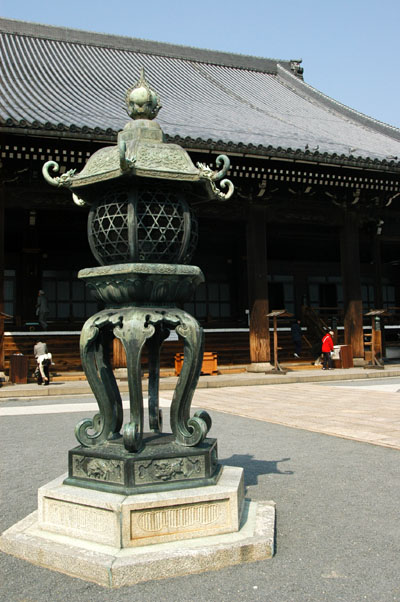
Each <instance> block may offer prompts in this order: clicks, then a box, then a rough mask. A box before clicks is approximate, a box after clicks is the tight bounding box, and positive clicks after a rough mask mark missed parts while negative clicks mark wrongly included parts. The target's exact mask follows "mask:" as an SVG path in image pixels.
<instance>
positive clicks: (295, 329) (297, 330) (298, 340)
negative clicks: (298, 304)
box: [290, 320, 303, 358]
mask: <svg viewBox="0 0 400 602" xmlns="http://www.w3.org/2000/svg"><path fill="white" fill-rule="evenodd" d="M290 330H291V333H292V340H293V344H294V354H293V355H294V357H297V358H299V357H300V355H301V348H302V336H303V335H302V333H301V322H300V320H296V321H294V322H293V324H292V326H291V327H290Z"/></svg>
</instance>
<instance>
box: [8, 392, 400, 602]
mask: <svg viewBox="0 0 400 602" xmlns="http://www.w3.org/2000/svg"><path fill="white" fill-rule="evenodd" d="M63 401H64V400H61V399H60V398H57V399H56V400H55V399H53V400H49V402H51V403H58V404H60V403H63ZM65 401H68V402H69V401H70V400H65ZM81 401H82V402H87V401H88V398H87V397H86V396H85V397H84V398H82V399H81ZM7 405H8V406H9V407H12V406H13V405H14V406H15V407H20V406H25V407H26V405H27V404H22V403H20V402H19V401H15V402H9V403H7ZM165 413H166V412H165ZM85 415H86V414H79V413H76V412H74V413H71V414H69V413H62V414H46V415H22V416H9V417H2V419H1V426H0V429H1V431H0V432H1V439H0V440H1V444H0V446H1V456H0V457H1V460H0V469H1V470H0V491H1V507H0V508H1V512H0V531H3V530H5V529H7V528H8V527H10V526H11V525H13V524H14V523H15V522H17V521H18V520H20V519H22V518H24V517H25V516H26V515H27V514H29V513H30V512H32V511H33V510H35V509H36V508H37V489H38V487H39V486H41V485H43V484H45V483H47V482H48V481H50V480H52V479H53V478H55V477H56V476H58V475H60V474H62V473H64V472H66V469H67V451H68V449H70V448H71V447H74V446H75V445H76V441H75V439H74V435H73V429H74V426H75V424H76V423H77V422H78V421H79V420H80V419H81V418H82V417H85ZM212 418H213V428H212V431H211V436H214V437H217V438H218V446H219V456H220V460H221V462H222V463H223V464H226V465H230V466H242V467H243V468H244V469H245V479H246V485H247V497H249V498H252V499H254V500H274V501H275V502H276V504H277V534H276V544H277V549H276V555H275V557H274V558H273V559H272V560H266V561H262V562H256V563H249V564H242V565H238V566H234V567H230V568H227V569H223V570H220V571H215V572H214V571H210V572H207V573H202V574H199V575H189V576H187V577H179V578H172V579H166V580H162V581H153V582H148V583H143V584H139V585H136V586H133V587H128V588H122V589H119V590H108V589H104V588H102V587H100V586H97V585H94V584H91V583H86V582H84V581H82V580H79V579H73V578H71V577H67V576H65V575H62V574H60V573H57V572H53V571H49V570H47V569H43V568H40V567H36V566H33V565H31V564H30V563H27V562H25V561H22V560H18V559H16V558H13V557H11V556H8V555H5V554H2V553H0V567H1V568H0V571H1V572H0V600H1V602H3V601H4V602H61V601H65V600H67V601H68V602H93V601H94V600H95V601H96V602H105V601H111V600H112V601H113V602H125V601H126V602H127V601H128V600H129V601H130V602H131V601H132V600H138V601H144V602H148V601H151V602H152V601H158V600H163V601H165V602H189V601H193V602H194V601H196V602H203V601H204V602H210V601H211V602H213V601H214V600H215V601H222V602H225V601H226V602H236V601H237V602H239V601H243V600H245V601H247V600H254V601H259V600H260V601H264V602H265V601H266V602H269V601H272V600H273V601H274V602H289V601H290V602H303V601H304V602H305V601H318V602H319V601H325V600H328V601H332V602H333V601H334V602H339V601H345V602H353V601H354V602H359V601H361V600H371V601H372V600H374V601H375V602H389V601H392V600H399V601H400V562H399V557H400V518H399V509H398V505H399V499H400V468H399V460H400V452H399V451H397V450H393V449H388V448H384V447H378V446H374V445H369V444H365V443H358V442H354V441H349V440H345V439H340V438H336V437H330V436H325V435H320V434H318V433H312V432H307V431H302V430H298V429H291V428H287V427H283V426H279V425H274V424H268V423H266V422H260V421H256V420H249V419H244V418H240V417H236V416H231V415H229V414H219V413H216V412H214V413H213V414H212ZM166 430H168V429H167V428H166Z"/></svg>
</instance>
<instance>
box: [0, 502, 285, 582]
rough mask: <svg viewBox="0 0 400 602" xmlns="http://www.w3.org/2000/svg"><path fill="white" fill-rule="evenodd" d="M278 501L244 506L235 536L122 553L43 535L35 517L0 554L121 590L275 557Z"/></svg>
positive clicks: (11, 532) (1, 543) (12, 534)
mask: <svg viewBox="0 0 400 602" xmlns="http://www.w3.org/2000/svg"><path fill="white" fill-rule="evenodd" d="M274 531H275V504H274V502H249V501H248V500H246V501H245V504H244V511H243V515H242V524H241V527H240V530H239V531H238V532H237V533H229V534H225V535H214V536H212V537H203V538H199V539H191V540H185V541H174V542H169V543H163V544H156V545H151V546H145V547H140V548H129V549H123V550H118V549H116V548H112V547H110V546H100V545H96V544H93V543H90V542H87V541H80V540H76V539H73V538H71V537H66V536H62V535H56V534H52V533H48V532H44V531H42V530H41V529H39V527H38V522H37V512H33V513H32V514H30V515H29V516H27V517H26V518H25V519H23V520H22V521H20V522H19V523H17V524H16V525H14V526H13V527H11V528H10V529H8V531H5V532H4V533H3V535H2V536H1V537H0V549H1V550H2V551H3V552H6V553H7V554H12V555H14V556H17V557H18V558H22V559H24V560H28V561H29V562H32V563H33V564H37V565H39V566H42V567H45V568H48V569H51V570H55V571H59V572H61V573H64V574H66V575H70V576H71V577H78V578H80V579H84V580H86V581H92V582H94V583H97V584H98V585H102V586H104V587H111V588H118V587H123V586H128V585H135V584H136V583H140V582H143V581H152V580H155V579H168V578H171V577H179V576H183V575H189V574H193V573H202V572H205V571H215V570H219V569H222V568H224V567H227V566H232V565H235V564H241V563H243V562H254V561H256V560H265V559H267V558H271V557H272V556H273V554H274Z"/></svg>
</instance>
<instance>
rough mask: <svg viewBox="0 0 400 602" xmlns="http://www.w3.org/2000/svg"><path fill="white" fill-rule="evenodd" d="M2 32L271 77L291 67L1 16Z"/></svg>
mask: <svg viewBox="0 0 400 602" xmlns="http://www.w3.org/2000/svg"><path fill="white" fill-rule="evenodd" d="M0 32H3V33H8V34H14V35H21V36H26V37H36V38H44V39H47V40H54V41H61V42H68V43H72V44H84V45H86V46H87V45H90V46H100V47H103V48H104V47H108V48H113V49H116V50H117V49H119V50H129V51H131V52H142V53H145V54H150V55H161V56H166V57H169V58H177V59H183V60H191V61H198V62H201V63H208V64H215V65H221V66H225V67H235V68H238V69H249V70H252V71H261V72H263V73H272V74H276V73H277V65H278V64H287V65H288V67H290V63H291V61H290V60H281V59H274V58H267V57H257V56H252V55H248V54H238V53H234V52H226V51H222V50H211V49H207V48H197V47H195V46H185V45H183V44H171V43H169V42H157V41H153V40H146V39H142V38H133V37H129V36H121V35H116V34H107V33H99V32H94V31H86V30H83V29H75V28H69V27H63V26H58V25H45V24H41V23H34V22H30V21H20V20H18V19H5V18H2V17H0Z"/></svg>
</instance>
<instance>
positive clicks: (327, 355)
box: [322, 330, 334, 370]
mask: <svg viewBox="0 0 400 602" xmlns="http://www.w3.org/2000/svg"><path fill="white" fill-rule="evenodd" d="M333 334H334V333H333V330H330V331H329V332H327V333H326V334H325V335H324V336H323V337H322V355H323V359H322V370H328V369H329V370H332V368H333V362H332V351H333V339H332V337H333Z"/></svg>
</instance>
